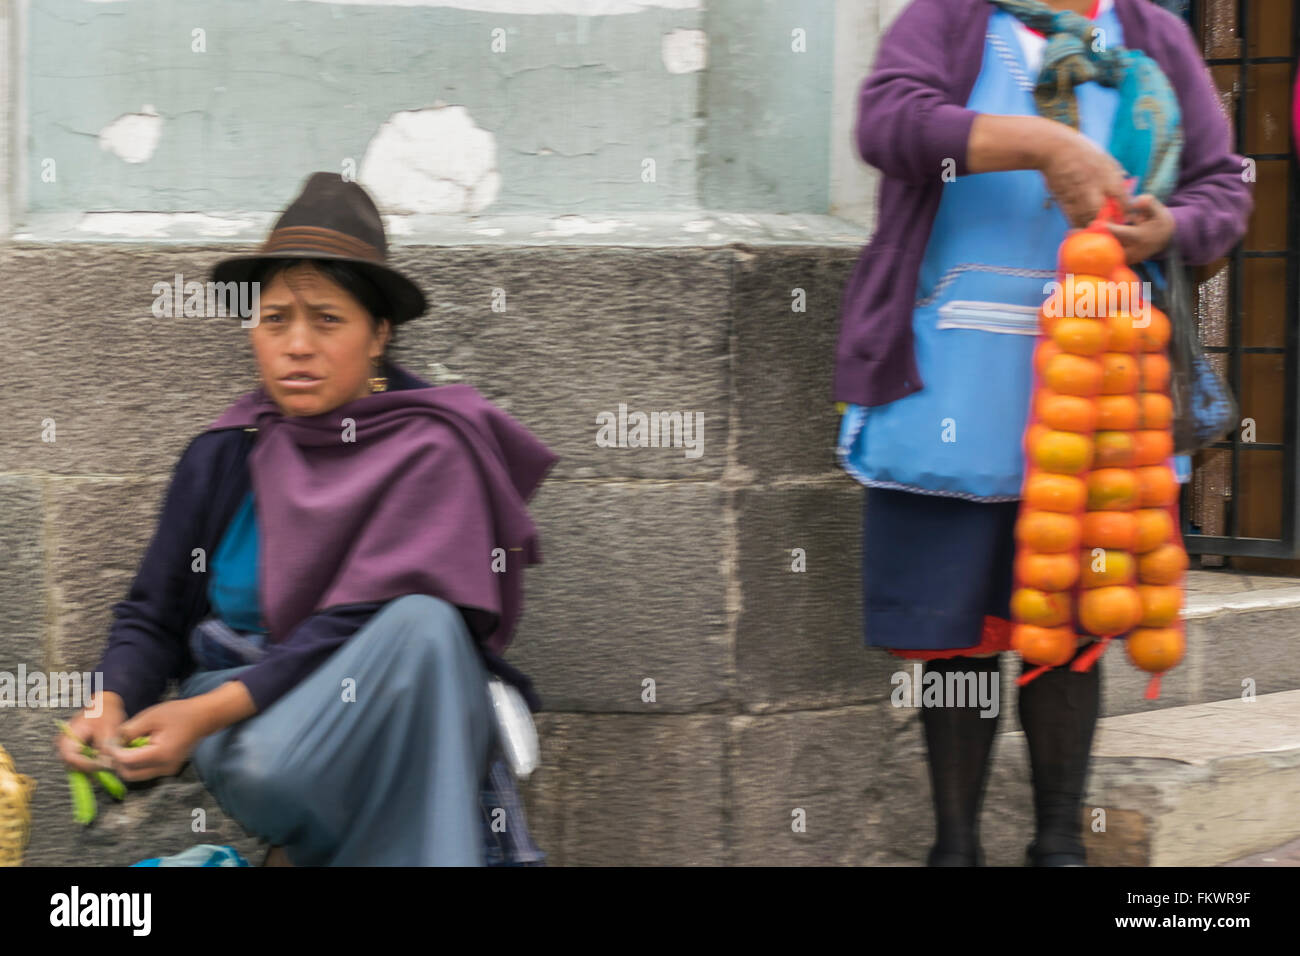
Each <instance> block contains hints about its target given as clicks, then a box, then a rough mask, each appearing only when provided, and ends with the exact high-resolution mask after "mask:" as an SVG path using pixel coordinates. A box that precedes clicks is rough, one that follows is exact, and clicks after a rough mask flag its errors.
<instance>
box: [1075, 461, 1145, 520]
mask: <svg viewBox="0 0 1300 956" xmlns="http://www.w3.org/2000/svg"><path fill="white" fill-rule="evenodd" d="M1087 481H1088V510H1089V511H1132V510H1133V509H1134V508H1136V507H1137V505H1138V479H1137V476H1136V475H1135V474H1133V472H1132V471H1130V470H1129V469H1127V468H1098V469H1096V470H1095V471H1090V472H1088V478H1087Z"/></svg>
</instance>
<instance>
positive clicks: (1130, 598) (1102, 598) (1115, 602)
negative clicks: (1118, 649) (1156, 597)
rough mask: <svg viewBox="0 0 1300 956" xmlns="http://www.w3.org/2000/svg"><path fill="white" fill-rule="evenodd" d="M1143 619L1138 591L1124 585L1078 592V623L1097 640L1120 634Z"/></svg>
mask: <svg viewBox="0 0 1300 956" xmlns="http://www.w3.org/2000/svg"><path fill="white" fill-rule="evenodd" d="M1140 620H1142V600H1141V599H1140V598H1139V597H1138V594H1137V588H1132V587H1128V586H1127V585H1123V584H1112V585H1110V586H1109V587H1101V588H1089V589H1088V590H1086V591H1081V592H1080V593H1079V623H1080V624H1081V625H1082V626H1083V628H1084V630H1086V631H1088V632H1089V633H1090V634H1096V635H1098V636H1099V637H1100V636H1105V635H1107V634H1110V635H1115V634H1123V633H1124V632H1125V631H1128V630H1131V629H1132V628H1134V627H1136V626H1137V623H1138V621H1140Z"/></svg>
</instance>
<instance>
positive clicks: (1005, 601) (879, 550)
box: [862, 488, 1020, 651]
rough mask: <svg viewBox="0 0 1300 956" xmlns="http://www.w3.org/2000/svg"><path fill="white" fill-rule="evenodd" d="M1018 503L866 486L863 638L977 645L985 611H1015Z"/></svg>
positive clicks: (894, 644) (907, 645)
mask: <svg viewBox="0 0 1300 956" xmlns="http://www.w3.org/2000/svg"><path fill="white" fill-rule="evenodd" d="M1019 510H1020V502H1019V501H994V502H980V501H967V500H964V499H961V498H951V497H945V496H942V495H926V494H920V493H918V492H910V491H898V490H895V489H892V488H867V489H866V494H865V496H864V504H863V516H862V617H863V637H864V642H865V643H866V644H867V645H868V646H872V647H887V648H894V649H898V650H910V651H921V650H955V649H960V648H966V647H974V646H975V645H977V644H979V643H980V637H981V632H982V630H983V625H984V616H985V615H991V616H993V617H1001V618H1009V617H1010V616H1011V589H1012V583H1013V570H1012V564H1013V562H1014V561H1015V555H1016V545H1015V524H1016V516H1017V515H1018V514H1019Z"/></svg>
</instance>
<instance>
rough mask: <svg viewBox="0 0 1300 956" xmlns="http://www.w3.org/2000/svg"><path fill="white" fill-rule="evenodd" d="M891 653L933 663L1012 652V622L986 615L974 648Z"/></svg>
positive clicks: (890, 651)
mask: <svg viewBox="0 0 1300 956" xmlns="http://www.w3.org/2000/svg"><path fill="white" fill-rule="evenodd" d="M888 650H889V653H891V654H894V655H896V656H898V657H906V658H909V659H915V660H924V661H931V660H935V659H937V658H941V657H965V656H969V655H972V654H992V653H995V652H997V651H1009V650H1011V622H1010V621H1009V620H1007V619H1006V618H1004V617H993V616H992V615H991V614H986V615H984V627H983V630H981V632H980V642H979V643H978V644H976V645H975V646H974V647H958V648H956V649H955V650H952V649H950V650H946V651H944V650H940V651H909V650H895V649H894V648H892V647H891V648H889V649H888Z"/></svg>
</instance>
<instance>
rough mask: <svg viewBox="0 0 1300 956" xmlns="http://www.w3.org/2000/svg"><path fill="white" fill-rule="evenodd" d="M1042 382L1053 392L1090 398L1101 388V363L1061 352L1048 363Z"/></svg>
mask: <svg viewBox="0 0 1300 956" xmlns="http://www.w3.org/2000/svg"><path fill="white" fill-rule="evenodd" d="M1043 380H1044V381H1045V382H1046V383H1047V385H1048V387H1049V388H1051V389H1053V390H1054V391H1057V392H1064V393H1065V394H1066V395H1082V396H1084V397H1085V398H1090V397H1092V396H1093V395H1096V394H1097V389H1099V388H1100V387H1101V363H1100V362H1098V361H1096V360H1095V359H1090V358H1085V357H1084V356H1082V355H1071V354H1069V353H1068V352H1062V353H1061V354H1060V355H1054V356H1053V357H1052V358H1051V359H1050V360H1049V361H1048V363H1047V367H1046V369H1044V371H1043Z"/></svg>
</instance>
